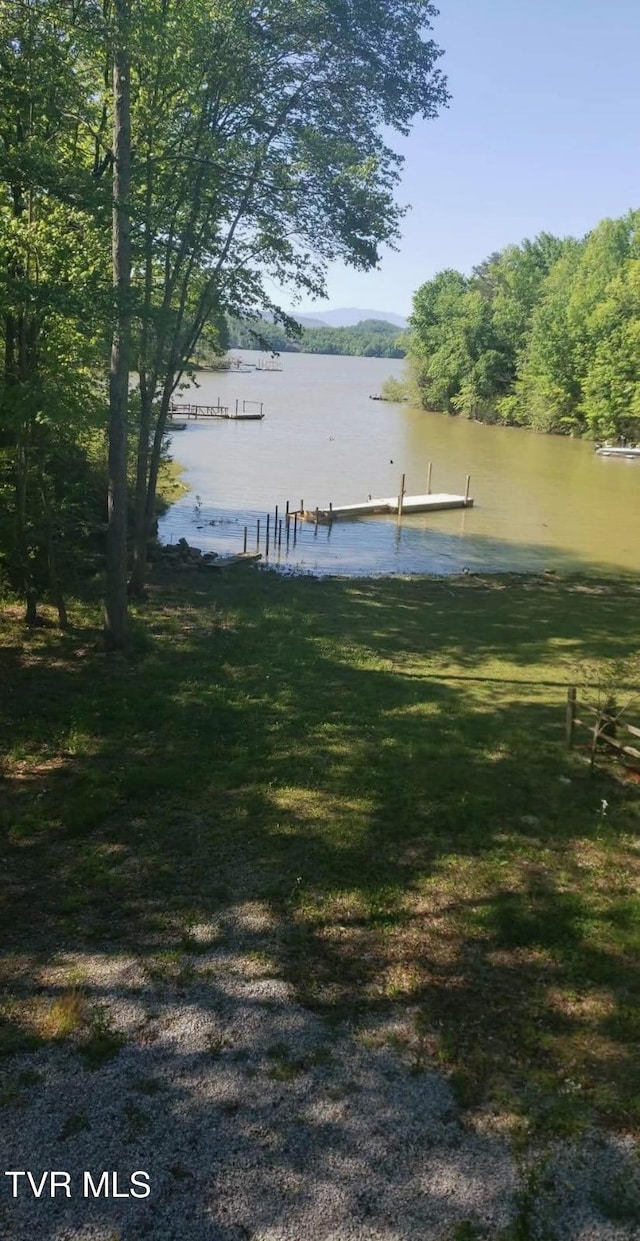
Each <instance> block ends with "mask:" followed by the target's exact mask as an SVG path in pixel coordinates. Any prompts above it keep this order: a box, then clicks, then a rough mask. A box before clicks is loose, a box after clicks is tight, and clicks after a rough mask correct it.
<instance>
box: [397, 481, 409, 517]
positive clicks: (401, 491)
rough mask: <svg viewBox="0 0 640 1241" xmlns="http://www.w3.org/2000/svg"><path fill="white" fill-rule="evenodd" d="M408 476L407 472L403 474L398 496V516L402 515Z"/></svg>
mask: <svg viewBox="0 0 640 1241" xmlns="http://www.w3.org/2000/svg"><path fill="white" fill-rule="evenodd" d="M406 477H407V476H406V474H403V475H402V482H401V483H400V495H399V496H398V517H402V505H403V502H404V484H405V479H406Z"/></svg>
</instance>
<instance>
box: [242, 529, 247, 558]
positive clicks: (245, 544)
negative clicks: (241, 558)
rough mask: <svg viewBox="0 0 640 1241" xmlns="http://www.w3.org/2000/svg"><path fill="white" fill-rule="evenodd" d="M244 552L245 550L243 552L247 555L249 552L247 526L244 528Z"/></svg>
mask: <svg viewBox="0 0 640 1241" xmlns="http://www.w3.org/2000/svg"><path fill="white" fill-rule="evenodd" d="M242 550H243V552H245V554H246V551H247V527H246V526H245V528H244V546H243V548H242Z"/></svg>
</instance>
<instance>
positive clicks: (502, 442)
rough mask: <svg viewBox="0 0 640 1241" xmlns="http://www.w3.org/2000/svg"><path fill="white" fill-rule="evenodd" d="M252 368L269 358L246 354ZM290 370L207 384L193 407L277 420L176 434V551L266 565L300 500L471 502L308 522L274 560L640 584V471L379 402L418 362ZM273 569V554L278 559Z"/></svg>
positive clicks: (309, 361) (588, 449)
mask: <svg viewBox="0 0 640 1241" xmlns="http://www.w3.org/2000/svg"><path fill="white" fill-rule="evenodd" d="M239 356H242V357H243V359H245V360H246V361H257V360H258V358H259V357H260V355H259V354H257V353H253V352H249V351H246V352H244V353H242V354H241V355H239ZM279 365H281V366H282V371H280V372H272V373H269V372H259V371H253V372H251V373H249V374H243V373H238V374H236V373H230V372H219V373H212V372H200V373H199V374H198V377H197V388H196V389H195V390H194V388H191V389H189V390H188V391H186V392H184V393H182V394H181V395H180V398H179V399H180V400H181V401H197V402H198V403H200V404H214V403H216V402H217V401H218V400H220V401H221V402H222V404H223V405H229V406H230V407H231V408H232V409H233V408H235V402H236V399H237V400H238V401H239V402H240V408H242V402H243V401H247V402H249V401H260V402H263V407H264V414H265V417H264V420H263V421H262V422H237V423H234V422H225V421H213V422H198V423H190V424H189V425H188V428H187V430H186V431H184V432H180V433H174V435H173V437H172V441H173V442H172V449H171V451H172V455H173V456H174V457H175V459H176V461H178V462H180V464H182V465H183V466H184V468H185V481H186V483H187V484H188V486H189V488H190V491H189V494H188V495H186V496H185V497H183V499H181V500H180V501H178V503H177V504H175V505H174V506H173V507H172V508H171V510H170V511H169V512H168V514H167V515H166V516H165V517H164V518H163V520H162V522H161V526H160V535H161V538H162V540H163V541H164V542H176V541H177V540H178V539H179V538H180V537H182V536H184V537H186V538H187V539H188V541H189V542H190V543H192V544H195V545H196V546H198V547H201V548H203V549H204V550H214V551H218V552H233V551H241V550H242V546H243V537H244V536H243V532H244V527H245V525H246V526H248V527H249V534H248V549H249V550H250V551H253V550H255V549H256V526H257V520H258V519H260V521H261V541H260V551H262V552H263V554H264V553H265V540H264V529H265V524H266V522H265V519H266V514H267V513H270V514H271V519H270V526H271V535H273V526H274V510H275V506H276V505H278V507H279V515H280V516H282V514H283V512H284V509H285V504H286V501H287V500H289V501H290V504H291V508H292V509H293V508H298V507H299V504H300V500H304V505H305V508H308V509H314V508H315V507H316V505H317V506H319V507H321V508H322V507H328V504H329V502H330V501H331V502H332V503H333V504H334V505H339V504H349V503H356V502H357V501H360V500H366V499H367V498H368V496H369V495H373V496H387V495H395V494H397V493H398V491H399V489H400V480H401V476H402V474H403V473H406V476H407V479H406V490H407V493H408V494H416V493H422V492H424V491H426V478H427V468H428V463H429V462H430V461H431V462H433V476H432V490H433V491H449V492H455V493H463V492H464V486H465V476H466V475H467V474H470V475H471V495H472V496H473V497H474V500H475V504H474V507H473V508H471V509H466V510H453V511H450V512H441V513H431V514H418V515H413V516H408V517H403V519H402V521H401V522H399V521H398V519H397V517H393V516H388V517H384V516H378V517H373V518H366V519H364V518H360V519H357V520H355V521H353V520H352V521H349V522H334V523H333V525H332V526H331V527H328V526H322V525H320V526H318V527H317V528H316V527H315V526H314V525H307V524H303V525H302V527H300V526H299V527H298V533H297V538H296V539H295V543H294V539H293V531H292V532H291V535H290V538H289V541H288V544H287V539H286V534H285V533H284V532H283V535H282V543H281V544H280V546H279V547H278V546H277V545H276V546H274V545H273V542H271V543H270V547H269V557H268V559H269V563H271V564H272V565H274V566H278V567H280V568H282V569H291V570H296V571H298V572H301V571H302V572H308V573H314V574H332V573H333V574H335V573H339V574H349V575H361V574H375V573H379V574H390V573H403V574H406V573H433V574H448V573H460V572H461V571H462V570H463V569H465V568H466V569H469V570H471V571H472V572H477V571H499V572H504V571H529V570H540V569H559V570H563V569H564V570H568V569H571V570H582V571H594V572H595V571H597V572H602V571H609V572H617V571H620V570H622V571H637V570H638V567H639V562H640V462H631V461H616V460H611V459H606V458H602V457H597V456H596V455H595V453H594V450H593V445H592V444H589V443H585V442H582V441H579V440H571V439H565V438H562V437H555V436H544V435H535V434H534V433H533V432H530V431H522V430H516V429H511V428H503V427H489V426H484V425H483V424H481V423H474V422H469V421H467V420H466V419H463V418H450V417H447V416H446V415H443V414H428V413H425V412H424V411H423V410H418V409H411V408H409V407H408V406H406V405H391V404H386V403H384V402H380V401H371V400H370V399H369V395H370V393H376V392H378V391H379V390H380V386H381V384H382V382H383V380H384V379H385V378H386V377H387V376H388V375H397V376H401V375H402V371H403V363H402V361H395V360H391V359H386V358H343V357H327V356H323V355H318V354H283V355H281V358H280V361H279ZM265 559H266V557H265Z"/></svg>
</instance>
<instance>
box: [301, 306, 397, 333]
mask: <svg viewBox="0 0 640 1241" xmlns="http://www.w3.org/2000/svg"><path fill="white" fill-rule="evenodd" d="M292 313H293V315H294V318H296V319H297V320H298V322H299V323H302V324H304V326H305V327H355V325H356V323H361V322H362V320H363V319H382V320H383V321H384V322H385V323H393V325H394V326H395V327H398V328H403V329H404V328H406V327H407V320H406V319H403V318H402V315H396V314H394V313H393V312H392V311H390V310H358V309H357V308H356V307H354V306H347V307H344V309H343V308H341V309H339V310H320V311H316V310H314V308H313V307H311V311H310V314H304V315H302V314H297V313H296V311H293V312H292Z"/></svg>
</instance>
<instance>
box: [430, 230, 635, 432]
mask: <svg viewBox="0 0 640 1241" xmlns="http://www.w3.org/2000/svg"><path fill="white" fill-rule="evenodd" d="M409 357H410V375H411V378H410V382H409V388H410V390H411V393H412V396H413V397H414V398H415V399H417V400H418V401H419V402H420V403H421V404H422V405H424V406H425V408H429V409H434V410H442V411H445V412H447V413H458V414H463V415H465V416H466V417H468V418H475V419H478V420H480V421H483V422H501V423H504V424H507V425H510V426H529V427H532V428H534V429H535V430H537V431H551V432H556V433H561V434H570V435H586V436H590V437H592V438H612V437H619V436H623V437H624V438H625V439H627V440H631V441H633V442H635V441H637V440H639V439H640V211H631V212H629V213H628V214H627V215H625V216H624V217H622V218H621V219H615V220H608V219H607V220H603V221H602V222H601V223H600V224H598V226H597V227H596V228H594V230H593V231H592V232H590V233H589V234H588V235H587V236H586V237H584V238H583V239H581V240H579V241H577V240H574V239H572V238H558V237H554V236H552V235H551V234H549V233H541V234H540V236H538V237H536V238H535V240H534V241H524V242H523V243H522V244H521V245H517V246H516V245H511V246H507V248H506V249H504V250H502V251H501V252H500V253H496V254H492V255H490V256H489V258H487V259H486V260H485V261H484V262H483V263H481V264H480V265H479V266H478V267H475V268H474V270H473V273H472V275H471V276H468V277H467V276H464V275H462V274H461V273H460V272H458V271H453V270H447V271H442V272H439V273H438V275H436V276H435V277H434V278H433V280H429V281H427V282H426V283H425V284H423V285H422V286H421V287H420V288H419V289H418V291H417V293H416V294H415V297H414V303H413V314H412V316H411V332H410V336H409Z"/></svg>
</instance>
